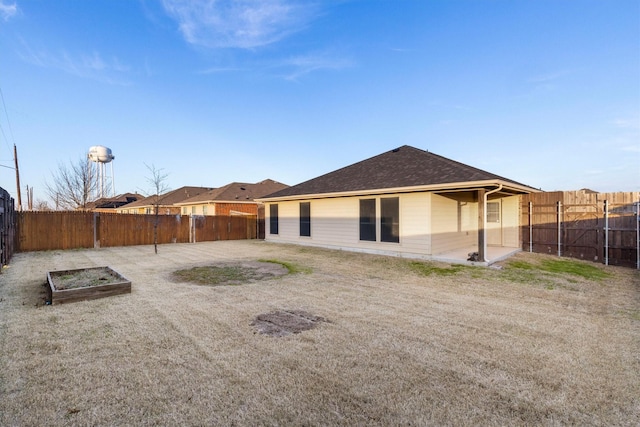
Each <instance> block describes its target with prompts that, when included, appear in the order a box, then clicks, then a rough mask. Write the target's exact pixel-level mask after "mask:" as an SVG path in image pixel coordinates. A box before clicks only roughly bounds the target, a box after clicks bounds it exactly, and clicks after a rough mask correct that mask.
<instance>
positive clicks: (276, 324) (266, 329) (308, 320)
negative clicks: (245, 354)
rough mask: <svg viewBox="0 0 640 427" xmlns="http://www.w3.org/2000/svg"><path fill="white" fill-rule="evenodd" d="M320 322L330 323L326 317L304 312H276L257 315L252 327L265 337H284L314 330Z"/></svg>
mask: <svg viewBox="0 0 640 427" xmlns="http://www.w3.org/2000/svg"><path fill="white" fill-rule="evenodd" d="M320 322H327V323H329V321H328V320H327V319H325V318H324V317H320V316H315V315H313V314H311V313H308V312H306V311H303V310H276V311H272V312H270V313H264V314H259V315H257V316H256V317H255V319H254V320H253V322H251V326H254V327H255V328H256V329H257V330H258V332H259V333H261V334H263V335H269V336H272V337H283V336H287V335H291V334H298V333H300V332H302V331H308V330H310V329H313V328H315V327H316V326H318V323H320Z"/></svg>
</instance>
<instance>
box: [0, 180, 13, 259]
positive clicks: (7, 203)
mask: <svg viewBox="0 0 640 427" xmlns="http://www.w3.org/2000/svg"><path fill="white" fill-rule="evenodd" d="M15 213H16V212H15V203H14V200H13V198H12V197H11V195H9V192H8V191H6V190H5V189H4V188H0V263H1V265H7V264H9V261H10V260H11V256H12V255H13V252H14V250H15V241H16V235H15V233H16V215H15Z"/></svg>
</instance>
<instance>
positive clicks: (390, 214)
mask: <svg viewBox="0 0 640 427" xmlns="http://www.w3.org/2000/svg"><path fill="white" fill-rule="evenodd" d="M380 241H381V242H385V243H400V198H399V197H381V198H380Z"/></svg>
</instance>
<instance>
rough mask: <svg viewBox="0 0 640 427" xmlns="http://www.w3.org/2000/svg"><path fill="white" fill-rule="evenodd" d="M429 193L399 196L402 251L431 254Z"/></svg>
mask: <svg viewBox="0 0 640 427" xmlns="http://www.w3.org/2000/svg"><path fill="white" fill-rule="evenodd" d="M430 211H431V194H430V193H412V194H404V195H402V196H400V245H401V246H402V251H403V252H415V253H420V254H427V255H430V254H431V220H430V218H429V213H430Z"/></svg>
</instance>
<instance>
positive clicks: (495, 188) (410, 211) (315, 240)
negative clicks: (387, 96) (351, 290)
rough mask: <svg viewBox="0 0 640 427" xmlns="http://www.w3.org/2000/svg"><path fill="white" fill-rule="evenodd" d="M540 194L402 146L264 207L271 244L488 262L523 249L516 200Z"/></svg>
mask: <svg viewBox="0 0 640 427" xmlns="http://www.w3.org/2000/svg"><path fill="white" fill-rule="evenodd" d="M537 191H538V190H536V189H535V188H532V187H529V186H527V185H524V184H520V183H518V182H515V181H512V180H510V179H507V178H503V177H501V176H498V175H495V174H492V173H489V172H485V171H483V170H480V169H477V168H475V167H472V166H468V165H465V164H462V163H459V162H456V161H454V160H450V159H447V158H445V157H442V156H439V155H436V154H433V153H430V152H428V151H424V150H420V149H417V148H414V147H410V146H406V145H405V146H402V147H400V148H396V149H394V150H391V151H389V152H386V153H383V154H380V155H378V156H375V157H372V158H370V159H367V160H363V161H361V162H359V163H355V164H353V165H351V166H347V167H344V168H342V169H339V170H336V171H334V172H330V173H328V174H326V175H322V176H320V177H317V178H314V179H311V180H309V181H306V182H303V183H301V184H298V185H294V186H292V187H289V188H286V189H284V190H281V191H278V192H275V193H273V194H270V195H268V196H267V197H263V198H262V199H259V201H261V202H263V203H265V207H266V235H265V238H266V240H267V241H270V242H286V243H296V244H302V245H313V246H321V247H327V248H336V249H345V250H354V251H362V252H370V253H380V254H390V255H397V256H406V257H413V258H424V259H443V260H450V261H466V260H467V259H468V258H470V254H471V253H474V254H473V255H472V256H471V258H475V260H478V261H480V262H486V261H489V260H491V261H495V260H496V259H498V258H501V257H504V256H506V255H508V254H510V253H512V252H515V251H518V250H519V248H521V237H520V228H519V226H520V203H519V200H520V197H519V195H520V194H526V193H531V192H537Z"/></svg>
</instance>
